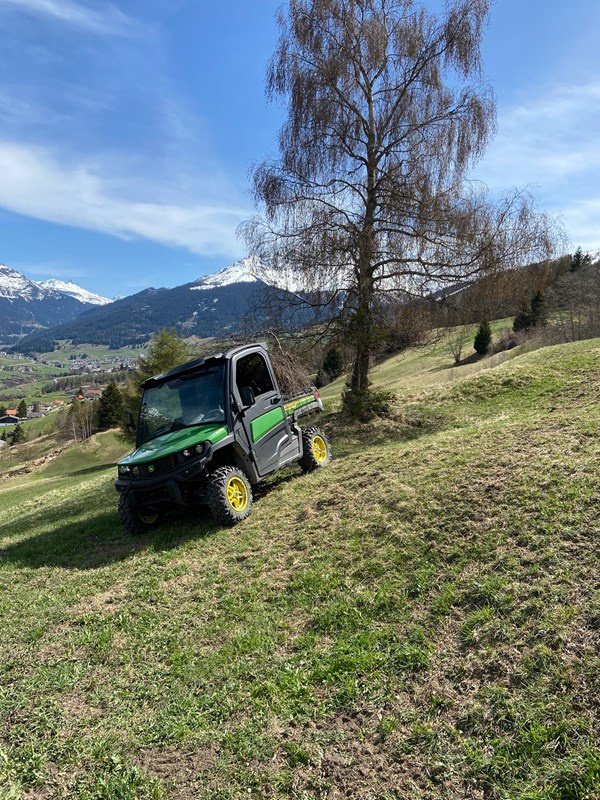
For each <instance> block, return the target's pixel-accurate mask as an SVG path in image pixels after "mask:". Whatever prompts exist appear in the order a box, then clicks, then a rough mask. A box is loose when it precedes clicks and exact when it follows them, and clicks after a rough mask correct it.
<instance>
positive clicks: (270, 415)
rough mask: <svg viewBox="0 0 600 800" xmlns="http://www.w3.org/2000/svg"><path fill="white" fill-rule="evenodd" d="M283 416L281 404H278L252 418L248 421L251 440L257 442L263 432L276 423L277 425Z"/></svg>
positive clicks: (266, 431)
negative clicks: (276, 406)
mask: <svg viewBox="0 0 600 800" xmlns="http://www.w3.org/2000/svg"><path fill="white" fill-rule="evenodd" d="M283 418H284V414H283V409H282V408H281V406H279V407H278V408H274V409H273V410H272V411H267V413H266V414H263V415H262V416H260V417H257V418H256V419H253V420H252V422H251V423H250V430H251V432H252V441H253V442H257V441H258V440H259V439H260V438H261V436H264V435H265V433H268V432H269V431H270V430H271V429H272V428H274V427H275V426H276V425H279V423H280V422H281V421H282V420H283Z"/></svg>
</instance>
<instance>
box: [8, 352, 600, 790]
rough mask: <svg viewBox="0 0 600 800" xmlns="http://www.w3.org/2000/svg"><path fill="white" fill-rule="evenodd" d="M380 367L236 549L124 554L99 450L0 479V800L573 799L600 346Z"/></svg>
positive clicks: (583, 770) (205, 530) (178, 531)
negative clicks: (310, 466) (379, 401)
mask: <svg viewBox="0 0 600 800" xmlns="http://www.w3.org/2000/svg"><path fill="white" fill-rule="evenodd" d="M397 364H398V362H397V360H392V362H391V363H389V364H387V365H385V364H384V365H382V367H381V369H380V370H379V372H378V373H376V376H375V381H376V382H377V381H378V380H379V378H378V377H377V376H378V375H381V374H386V373H387V375H388V378H386V380H388V379H389V385H391V386H393V387H394V388H396V389H397V390H398V394H399V401H398V407H397V410H396V413H395V415H394V417H393V418H391V419H388V420H386V421H379V422H374V423H372V424H369V425H365V426H348V425H346V424H344V423H343V422H342V420H341V419H340V418H339V417H338V416H337V415H335V414H332V415H330V416H329V417H328V418H327V419H326V420H325V424H326V426H327V428H328V430H329V432H330V434H331V438H332V441H333V445H334V448H335V456H336V457H335V459H334V461H333V463H332V465H331V466H330V467H329V468H328V469H327V470H323V471H322V472H318V473H315V474H311V475H308V476H299V475H297V474H296V472H295V471H293V470H290V471H289V472H286V473H285V474H282V475H280V476H278V477H277V478H275V479H274V480H273V481H272V482H271V483H270V485H269V486H268V487H266V488H265V489H263V490H262V491H261V492H260V493H259V496H258V497H257V501H256V504H255V508H254V511H253V514H252V516H251V517H250V518H249V519H248V520H247V521H246V522H245V523H243V524H242V525H241V526H239V527H238V528H236V529H234V530H224V529H219V528H217V527H216V526H215V525H214V524H213V523H212V522H211V521H210V519H209V518H208V517H207V516H206V515H205V514H203V513H198V514H196V513H191V514H187V515H184V516H181V515H174V516H172V517H170V518H169V519H168V520H166V521H165V523H164V525H163V526H161V528H160V529H159V530H158V531H156V532H155V533H154V534H153V535H151V536H148V537H144V538H141V539H131V538H128V537H126V536H124V535H123V534H122V533H121V531H120V529H119V525H118V520H117V516H116V512H115V506H116V497H115V492H114V489H113V487H112V484H111V481H112V478H113V477H114V476H113V472H114V470H113V469H109V468H107V467H106V465H107V464H108V463H109V462H110V461H112V460H113V459H115V458H116V457H117V456H118V454H119V452H120V448H121V446H122V445H121V443H120V442H119V441H118V440H117V439H115V438H114V436H112V435H111V434H103V435H101V436H100V437H96V438H95V439H94V440H93V441H91V442H88V443H86V445H81V446H79V447H78V448H75V449H74V450H72V451H69V452H67V453H64V454H63V455H62V456H61V457H59V459H57V460H55V461H54V462H52V463H51V464H50V465H49V466H48V467H47V468H46V469H45V470H43V471H41V472H39V473H37V474H36V475H35V477H34V478H33V479H32V476H28V477H27V478H20V479H15V480H10V481H6V482H4V483H0V565H1V566H0V587H1V591H0V619H1V620H2V625H1V627H0V637H1V638H0V676H1V679H0V681H1V682H0V797H2V796H4V797H7V798H8V797H12V798H21V797H23V798H25V797H34V798H38V797H39V798H44V800H46V798H78V800H79V798H83V799H84V800H164V798H177V800H180V799H182V800H188V799H189V800H192V798H202V800H204V798H213V799H214V800H217V798H218V800H226V799H227V798H230V799H233V798H242V797H257V798H259V797H260V798H263V797H264V798H289V797H292V798H302V799H303V800H309V798H310V799H312V798H315V800H316V798H335V797H352V798H361V800H363V799H364V800H376V799H377V800H392V799H393V800H409V798H410V800H425V799H426V798H427V799H428V800H432V799H433V798H435V799H436V800H437V798H451V799H452V800H459V798H460V799H461V800H462V799H463V798H481V800H513V799H514V798H519V799H520V800H592V798H597V797H598V785H599V783H600V753H599V750H598V747H597V742H598V728H597V711H598V697H599V696H600V691H599V690H600V686H599V685H598V684H599V681H598V675H599V666H600V663H599V656H598V652H599V651H598V631H599V629H600V597H599V595H598V582H597V575H598V559H597V551H595V549H594V548H595V541H597V535H598V528H599V517H598V501H599V498H600V474H599V471H598V463H599V458H600V438H599V434H600V408H599V404H598V396H599V392H600V340H594V341H589V342H581V343H578V344H575V345H569V346H561V347H554V348H545V349H542V350H538V351H536V352H533V353H529V354H524V355H520V356H517V357H515V358H513V359H512V360H511V361H510V362H508V363H506V364H504V365H502V366H499V367H498V368H497V369H490V370H485V371H482V372H481V373H478V374H476V375H474V376H471V377H468V378H467V379H465V380H458V381H448V382H440V383H439V384H436V383H435V382H434V383H433V384H432V385H429V383H430V382H429V378H424V380H422V381H420V380H419V369H418V368H417V367H416V365H413V375H412V378H411V377H406V376H404V377H403V376H402V370H400V372H399V374H398V375H397V376H396V378H395V379H394V378H393V376H394V371H395V370H396V369H397ZM430 366H431V365H429V364H427V363H426V361H422V363H421V367H420V371H421V372H422V373H423V372H426V371H427V370H428V369H429V367H430ZM3 793H4V794H3Z"/></svg>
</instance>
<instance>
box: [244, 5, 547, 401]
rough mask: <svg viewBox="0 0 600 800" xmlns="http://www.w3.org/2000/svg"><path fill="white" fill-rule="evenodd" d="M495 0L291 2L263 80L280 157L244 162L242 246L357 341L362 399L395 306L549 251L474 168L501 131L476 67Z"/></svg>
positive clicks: (543, 224)
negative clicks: (246, 186) (274, 110)
mask: <svg viewBox="0 0 600 800" xmlns="http://www.w3.org/2000/svg"><path fill="white" fill-rule="evenodd" d="M488 10H489V2H488V0H449V2H448V3H447V4H446V7H445V10H444V11H442V12H440V13H434V12H433V11H430V10H429V9H428V8H427V7H426V6H425V5H422V4H420V3H418V2H414V1H413V0H289V2H288V3H287V5H286V7H285V8H284V10H282V12H281V13H280V16H279V25H280V39H279V43H278V45H277V48H276V51H275V53H274V56H273V58H272V61H271V63H270V66H269V69H268V75H267V93H268V95H269V96H270V97H271V98H272V99H275V100H279V101H281V102H283V104H284V107H285V111H286V119H285V123H284V125H283V127H282V129H281V132H280V135H279V155H278V157H277V158H276V159H274V160H272V161H266V162H264V163H261V164H259V165H257V166H256V167H255V168H254V170H253V187H254V194H255V199H256V202H257V206H258V213H257V216H256V217H255V218H254V219H253V220H252V221H251V222H249V223H248V224H247V225H246V226H245V227H244V233H245V235H246V238H247V241H248V243H249V246H250V250H251V252H252V253H253V254H254V255H256V256H258V257H259V258H260V259H261V261H262V262H264V263H265V264H267V265H268V266H269V267H270V268H276V269H280V270H282V271H285V272H286V273H287V274H289V272H290V271H292V272H294V273H295V274H296V275H297V276H301V277H302V279H303V280H304V282H305V287H306V292H307V295H306V296H309V297H310V298H311V302H315V298H318V302H319V303H321V304H322V305H323V307H324V308H326V309H327V310H329V312H330V319H331V320H334V321H335V324H336V325H338V326H339V327H340V328H341V329H342V331H343V336H344V338H345V341H347V342H349V343H350V344H351V346H352V348H353V352H354V365H353V369H352V374H351V378H350V384H349V389H348V391H349V392H350V393H353V394H355V395H364V396H365V397H367V399H368V393H369V388H368V387H369V367H370V363H371V358H372V355H373V352H374V350H375V349H376V347H377V344H378V342H379V341H380V340H381V337H382V336H383V335H385V331H384V330H383V322H382V321H383V319H385V318H386V316H387V317H389V308H390V304H397V306H398V307H399V308H401V306H402V304H403V303H406V302H407V301H409V300H410V299H411V298H415V297H423V296H427V295H428V294H429V293H432V292H435V291H439V289H440V287H443V286H444V285H445V284H450V283H452V284H454V283H456V282H461V283H463V284H464V283H467V282H470V281H475V280H477V278H478V277H479V276H481V275H483V274H485V275H490V274H492V273H493V272H494V271H497V270H503V269H507V268H511V267H515V266H520V265H521V264H523V263H528V262H530V261H539V260H543V259H544V258H546V257H548V255H549V253H550V249H551V240H550V236H549V225H548V220H547V219H545V218H544V217H542V216H539V215H537V214H536V213H535V212H534V211H533V209H532V206H531V203H530V200H529V198H528V197H527V196H525V195H523V194H521V193H519V192H514V193H512V194H511V195H510V196H507V197H504V198H503V199H501V200H497V201H495V202H491V201H490V200H489V199H488V197H487V195H486V192H485V190H484V189H483V188H482V187H480V186H479V185H477V184H474V183H472V182H469V180H468V176H469V170H470V169H471V167H472V166H473V165H474V164H475V162H476V161H477V159H478V158H479V157H480V156H481V155H482V154H483V152H484V150H485V147H486V145H487V143H488V141H489V139H490V136H491V135H492V134H493V132H494V129H495V102H494V97H493V93H492V91H491V89H490V88H489V87H488V85H487V84H486V82H485V81H484V79H483V75H482V65H481V40H482V33H483V30H484V25H485V23H486V19H487V15H488Z"/></svg>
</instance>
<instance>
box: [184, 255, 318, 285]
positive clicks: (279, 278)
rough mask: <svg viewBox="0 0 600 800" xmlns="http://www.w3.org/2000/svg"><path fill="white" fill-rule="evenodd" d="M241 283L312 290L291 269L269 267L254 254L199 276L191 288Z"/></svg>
mask: <svg viewBox="0 0 600 800" xmlns="http://www.w3.org/2000/svg"><path fill="white" fill-rule="evenodd" d="M239 283H263V284H265V285H267V286H272V287H273V288H275V289H281V290H283V291H285V292H291V293H292V294H298V293H301V292H306V291H309V290H310V289H309V287H308V286H307V285H306V282H305V281H303V280H302V277H301V276H299V275H298V274H297V273H293V272H292V271H291V270H274V269H269V268H268V267H266V266H265V265H264V264H262V263H261V262H260V261H259V259H258V258H255V257H253V256H249V257H248V258H243V259H241V261H236V262H235V264H230V265H229V266H227V267H223V269H220V270H219V271H218V272H213V273H212V274H211V275H206V276H205V277H203V278H199V279H198V280H197V281H196V282H195V283H194V284H193V285H192V286H191V287H190V288H191V289H192V290H193V291H198V290H200V291H206V290H208V289H221V288H223V287H224V286H232V285H234V284H239Z"/></svg>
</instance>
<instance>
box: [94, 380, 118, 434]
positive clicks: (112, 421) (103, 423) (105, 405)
mask: <svg viewBox="0 0 600 800" xmlns="http://www.w3.org/2000/svg"><path fill="white" fill-rule="evenodd" d="M122 421H123V398H122V396H121V392H120V391H119V389H118V387H117V384H116V383H115V382H114V381H112V382H111V383H109V384H108V386H107V387H106V389H105V390H104V391H103V392H102V397H101V398H100V405H99V408H98V429H99V430H101V431H107V430H108V429H109V428H116V427H117V426H118V425H120V424H121V422H122Z"/></svg>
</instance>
